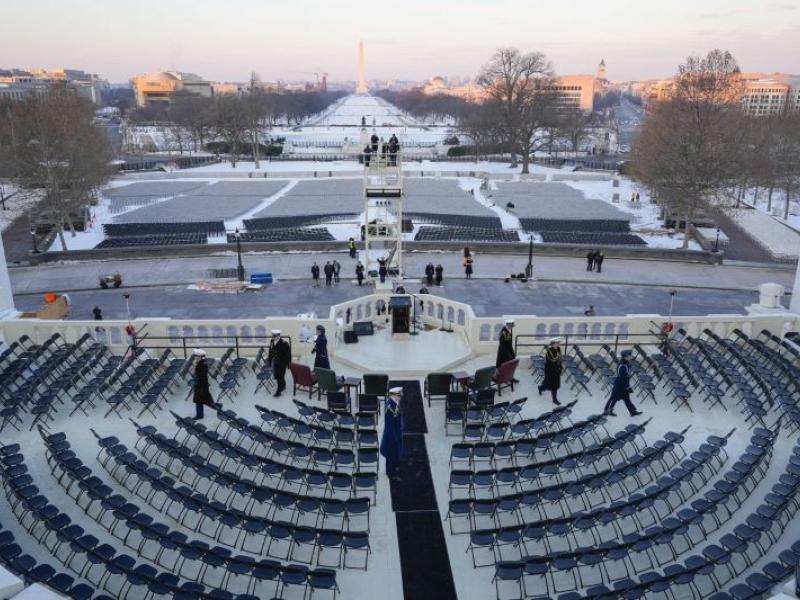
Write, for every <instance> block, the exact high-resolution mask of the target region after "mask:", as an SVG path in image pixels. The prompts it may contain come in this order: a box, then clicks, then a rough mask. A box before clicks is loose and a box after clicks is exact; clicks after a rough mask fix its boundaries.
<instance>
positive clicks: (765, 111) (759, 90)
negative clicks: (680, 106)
mask: <svg viewBox="0 0 800 600" xmlns="http://www.w3.org/2000/svg"><path fill="white" fill-rule="evenodd" d="M741 78H742V83H743V85H742V92H741V98H740V101H741V103H742V109H743V110H744V111H745V112H746V113H747V114H749V115H753V116H756V117H767V116H775V115H780V114H783V113H784V112H787V111H798V110H800V76H798V75H790V74H787V73H770V74H767V73H742V74H741ZM674 87H675V78H674V77H671V78H669V79H660V80H652V81H638V82H631V84H630V88H631V90H632V91H633V93H636V94H638V95H640V96H641V97H642V98H643V99H644V100H645V102H652V101H658V100H668V99H669V98H670V97H671V96H672V93H673V89H674Z"/></svg>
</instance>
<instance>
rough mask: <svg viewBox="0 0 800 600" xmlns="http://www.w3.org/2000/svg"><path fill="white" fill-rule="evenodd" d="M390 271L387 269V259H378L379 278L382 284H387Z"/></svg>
mask: <svg viewBox="0 0 800 600" xmlns="http://www.w3.org/2000/svg"><path fill="white" fill-rule="evenodd" d="M388 272H389V271H388V270H387V269H386V259H385V258H379V259H378V276H379V277H380V278H381V283H385V282H386V274H387V273H388Z"/></svg>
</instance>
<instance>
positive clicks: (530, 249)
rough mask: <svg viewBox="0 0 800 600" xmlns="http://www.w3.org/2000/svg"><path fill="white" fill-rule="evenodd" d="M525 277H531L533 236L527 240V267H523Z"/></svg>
mask: <svg viewBox="0 0 800 600" xmlns="http://www.w3.org/2000/svg"><path fill="white" fill-rule="evenodd" d="M525 277H527V278H528V279H530V278H531V277H533V234H531V236H530V238H529V239H528V266H527V267H525Z"/></svg>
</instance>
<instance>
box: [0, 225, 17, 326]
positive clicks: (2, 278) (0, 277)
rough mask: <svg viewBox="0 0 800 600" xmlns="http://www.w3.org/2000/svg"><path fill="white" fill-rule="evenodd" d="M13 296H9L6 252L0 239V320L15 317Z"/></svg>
mask: <svg viewBox="0 0 800 600" xmlns="http://www.w3.org/2000/svg"><path fill="white" fill-rule="evenodd" d="M16 313H17V311H16V309H15V308H14V296H12V294H11V278H10V277H9V275H8V264H7V263H6V251H5V248H3V241H2V237H0V319H2V318H7V317H11V316H14V315H16Z"/></svg>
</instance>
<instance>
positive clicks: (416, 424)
mask: <svg viewBox="0 0 800 600" xmlns="http://www.w3.org/2000/svg"><path fill="white" fill-rule="evenodd" d="M395 386H401V387H402V388H403V404H402V410H403V458H402V460H401V462H400V477H401V481H392V482H391V487H392V510H393V511H394V513H395V520H396V523H397V543H398V545H399V547H400V568H401V572H402V576H403V596H404V598H405V599H406V600H456V598H457V596H456V588H455V584H454V583H453V571H452V569H451V567H450V557H449V555H448V554H447V543H446V541H445V538H444V529H443V528H442V517H441V515H440V514H439V507H438V504H437V503H436V493H435V492H434V489H433V478H432V477H431V467H430V462H429V461H428V451H427V449H426V448H425V433H427V431H428V428H427V425H426V423H425V408H424V406H423V404H422V389H421V388H420V384H419V382H418V381H392V382H390V387H395Z"/></svg>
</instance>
